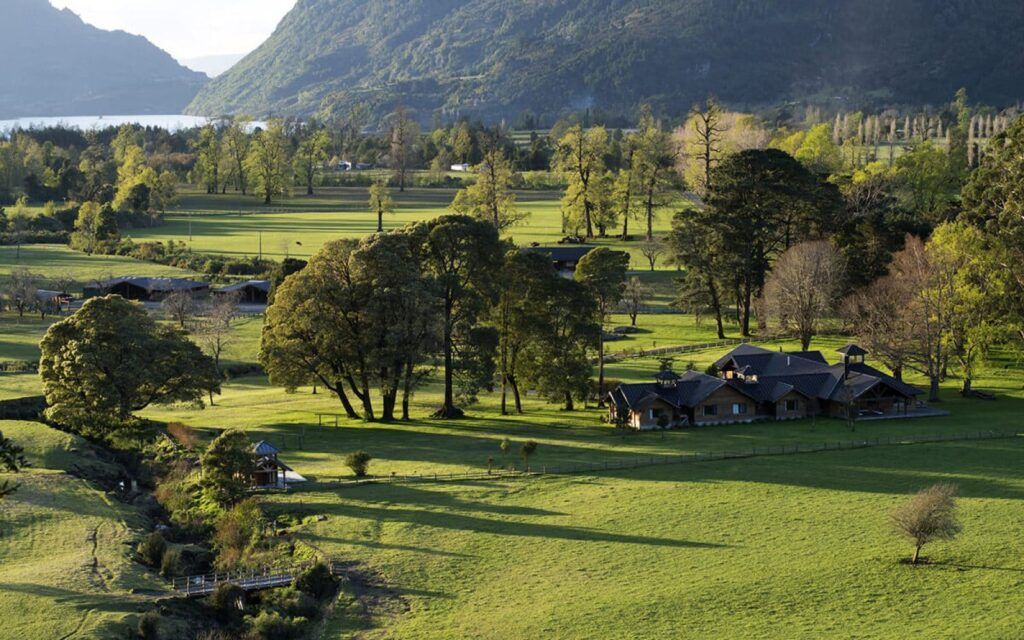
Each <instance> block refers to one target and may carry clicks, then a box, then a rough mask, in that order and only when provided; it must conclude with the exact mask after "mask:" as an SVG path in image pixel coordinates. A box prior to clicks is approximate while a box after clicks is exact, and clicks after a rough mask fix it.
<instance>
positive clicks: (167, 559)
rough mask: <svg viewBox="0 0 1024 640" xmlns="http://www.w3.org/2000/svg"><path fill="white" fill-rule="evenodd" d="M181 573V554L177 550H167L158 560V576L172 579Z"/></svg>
mask: <svg viewBox="0 0 1024 640" xmlns="http://www.w3.org/2000/svg"><path fill="white" fill-rule="evenodd" d="M180 571H181V552H180V551H178V550H177V549H167V550H166V551H164V555H163V557H162V558H160V575H162V576H163V577H165V578H173V577H175V576H177V575H179V573H180Z"/></svg>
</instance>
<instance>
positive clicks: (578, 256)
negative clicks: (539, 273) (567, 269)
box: [523, 245, 597, 262]
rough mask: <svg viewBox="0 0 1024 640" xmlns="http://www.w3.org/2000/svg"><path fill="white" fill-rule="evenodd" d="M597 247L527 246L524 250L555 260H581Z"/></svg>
mask: <svg viewBox="0 0 1024 640" xmlns="http://www.w3.org/2000/svg"><path fill="white" fill-rule="evenodd" d="M596 248H597V247H591V246H589V245H569V246H564V247H527V248H525V249H523V251H529V252H530V253H539V254H541V255H545V256H547V257H549V258H551V260H552V261H553V262H579V261H580V260H582V259H583V256H585V255H587V254H588V253H590V252H591V251H593V250H594V249H596Z"/></svg>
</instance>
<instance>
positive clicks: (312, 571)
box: [295, 562, 336, 600]
mask: <svg viewBox="0 0 1024 640" xmlns="http://www.w3.org/2000/svg"><path fill="white" fill-rule="evenodd" d="M335 585H336V583H335V580H334V576H332V575H331V570H330V569H329V568H328V567H327V565H325V564H324V563H322V562H318V563H317V564H315V565H313V566H312V567H310V568H308V569H306V570H305V571H303V572H302V573H300V574H299V576H298V577H297V578H295V588H296V589H298V590H299V591H301V592H302V593H306V594H309V595H311V596H313V597H314V598H316V599H317V600H323V599H324V598H326V597H327V596H329V595H331V594H332V593H334V587H335Z"/></svg>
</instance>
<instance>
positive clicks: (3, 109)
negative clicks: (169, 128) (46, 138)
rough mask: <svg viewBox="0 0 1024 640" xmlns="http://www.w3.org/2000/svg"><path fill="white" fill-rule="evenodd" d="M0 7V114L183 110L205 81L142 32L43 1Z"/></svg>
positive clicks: (21, 0) (8, 0)
mask: <svg viewBox="0 0 1024 640" xmlns="http://www.w3.org/2000/svg"><path fill="white" fill-rule="evenodd" d="M3 14H4V18H5V27H6V28H5V30H4V37H3V38H0V60H2V61H3V63H2V64H0V86H3V87H4V91H3V92H0V118H17V117H47V116H80V115H106V114H128V113H130V114H140V115H141V114H176V113H182V112H183V111H184V108H185V106H186V105H187V104H188V103H189V102H190V101H191V100H192V98H193V97H194V96H195V94H196V93H197V92H198V91H199V89H200V88H201V87H202V86H203V85H204V84H205V83H206V81H207V80H208V79H207V77H206V76H205V75H204V74H201V73H197V72H194V71H191V70H189V69H186V68H185V67H183V66H182V65H180V64H179V63H178V62H177V61H175V60H174V58H172V57H171V55H170V54H169V53H167V52H165V51H163V50H161V49H159V48H158V47H157V46H156V45H154V44H153V43H151V42H150V41H149V40H147V39H146V38H144V37H142V36H137V35H133V34H129V33H126V32H124V31H105V30H102V29H99V28H97V27H94V26H92V25H89V24H87V23H85V22H84V21H83V20H82V19H81V18H80V17H79V16H78V15H77V14H75V13H74V12H72V11H70V10H68V9H57V8H55V7H53V6H52V5H50V3H49V2H48V1H47V0H5V7H4V9H3ZM40 43H49V46H39V45H40ZM55 43H59V46H58V45H57V44H55Z"/></svg>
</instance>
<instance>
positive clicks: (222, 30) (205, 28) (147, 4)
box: [50, 0, 295, 60]
mask: <svg viewBox="0 0 1024 640" xmlns="http://www.w3.org/2000/svg"><path fill="white" fill-rule="evenodd" d="M50 3H51V4H52V5H53V6H55V7H58V8H60V9H63V8H65V7H67V8H69V9H71V10H72V11H74V12H75V13H77V14H78V15H80V16H81V17H82V19H83V20H85V21H86V22H88V23H89V24H92V25H95V26H97V27H99V28H101V29H121V30H123V31H127V32H129V33H135V34H138V35H142V36H145V37H147V38H149V40H150V41H151V42H153V43H154V44H156V45H157V46H158V47H160V48H161V49H164V50H166V51H168V52H169V53H170V54H171V55H172V56H174V57H175V58H177V59H178V60H185V59H188V58H197V57H200V56H209V55H224V54H236V53H248V52H249V51H251V50H253V49H255V48H256V47H257V46H259V44H260V43H261V42H263V40H265V39H266V38H267V36H269V35H270V34H271V32H273V30H274V27H276V26H277V23H278V22H279V21H280V20H281V18H282V17H284V14H286V13H287V12H288V10H289V9H291V8H292V7H293V6H294V5H295V0H50Z"/></svg>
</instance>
